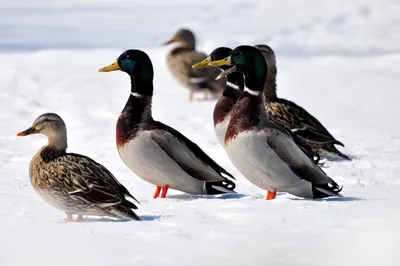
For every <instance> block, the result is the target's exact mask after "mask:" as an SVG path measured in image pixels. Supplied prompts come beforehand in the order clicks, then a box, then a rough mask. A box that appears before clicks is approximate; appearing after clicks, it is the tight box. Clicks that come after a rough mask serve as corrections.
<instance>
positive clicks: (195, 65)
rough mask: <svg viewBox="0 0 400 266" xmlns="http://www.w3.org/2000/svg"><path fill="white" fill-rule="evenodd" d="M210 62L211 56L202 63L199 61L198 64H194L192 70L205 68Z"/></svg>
mask: <svg viewBox="0 0 400 266" xmlns="http://www.w3.org/2000/svg"><path fill="white" fill-rule="evenodd" d="M210 62H211V56H209V57H207V58H206V59H204V60H203V61H200V62H198V63H196V64H194V65H193V66H192V68H194V69H198V68H204V67H207V66H209V63H210Z"/></svg>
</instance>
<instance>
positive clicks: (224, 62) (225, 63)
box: [208, 56, 232, 66]
mask: <svg viewBox="0 0 400 266" xmlns="http://www.w3.org/2000/svg"><path fill="white" fill-rule="evenodd" d="M208 65H209V66H231V65H232V62H231V57H230V56H228V57H227V58H224V59H221V60H216V61H211V62H209V63H208Z"/></svg>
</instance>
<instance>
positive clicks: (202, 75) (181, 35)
mask: <svg viewBox="0 0 400 266" xmlns="http://www.w3.org/2000/svg"><path fill="white" fill-rule="evenodd" d="M171 43H179V46H178V47H176V48H174V49H172V50H171V51H170V52H169V53H168V55H167V65H168V68H169V70H170V71H171V72H172V74H173V76H174V77H175V79H176V80H178V81H179V83H181V84H182V85H183V86H184V87H186V88H188V89H189V90H190V94H189V101H192V100H193V93H195V92H203V93H204V95H205V97H206V96H207V95H213V96H219V95H221V93H222V91H223V90H224V87H225V80H224V79H223V80H219V81H216V80H215V77H216V76H218V74H219V73H220V71H219V69H218V68H207V69H199V70H197V69H193V68H192V65H193V64H194V63H197V62H199V61H201V60H203V59H205V58H206V55H205V54H203V53H200V52H197V51H196V50H195V47H196V41H195V36H194V34H193V33H192V32H191V31H190V30H187V29H181V30H179V31H177V32H176V33H175V35H174V37H173V38H172V39H171V40H169V41H167V42H165V43H164V45H168V44H171Z"/></svg>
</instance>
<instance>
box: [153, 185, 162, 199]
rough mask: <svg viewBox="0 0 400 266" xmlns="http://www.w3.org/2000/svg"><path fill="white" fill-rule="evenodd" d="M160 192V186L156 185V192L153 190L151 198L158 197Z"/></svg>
mask: <svg viewBox="0 0 400 266" xmlns="http://www.w3.org/2000/svg"><path fill="white" fill-rule="evenodd" d="M160 192H161V187H160V186H157V187H156V192H154V196H153V199H156V198H158V197H159V196H160Z"/></svg>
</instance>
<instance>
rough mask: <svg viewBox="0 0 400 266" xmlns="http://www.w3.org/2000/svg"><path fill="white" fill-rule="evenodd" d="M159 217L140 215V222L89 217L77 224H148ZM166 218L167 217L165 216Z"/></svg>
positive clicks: (159, 217) (159, 216)
mask: <svg viewBox="0 0 400 266" xmlns="http://www.w3.org/2000/svg"><path fill="white" fill-rule="evenodd" d="M161 217H165V216H161V215H140V216H139V218H140V221H134V220H128V219H116V218H108V217H102V218H91V217H84V218H83V219H82V221H80V222H78V223H129V222H149V221H157V220H160V219H161ZM167 217H168V216H167Z"/></svg>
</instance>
